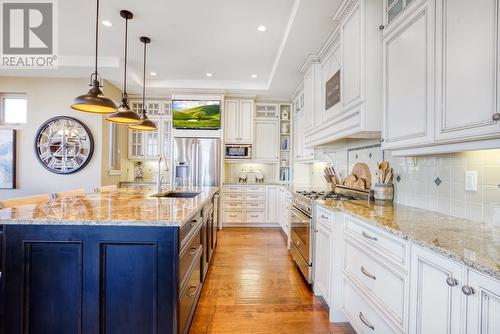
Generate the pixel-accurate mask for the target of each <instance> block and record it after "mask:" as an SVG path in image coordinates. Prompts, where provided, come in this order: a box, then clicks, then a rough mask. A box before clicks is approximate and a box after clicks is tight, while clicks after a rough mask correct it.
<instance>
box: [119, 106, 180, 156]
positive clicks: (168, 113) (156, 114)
mask: <svg viewBox="0 0 500 334" xmlns="http://www.w3.org/2000/svg"><path fill="white" fill-rule="evenodd" d="M146 106H147V109H146V110H147V115H148V117H149V118H150V119H151V120H152V121H153V122H154V123H155V124H156V127H157V130H156V131H137V130H129V132H128V147H129V150H128V158H129V159H132V160H156V159H158V158H159V157H160V155H163V156H165V157H169V156H170V152H171V149H172V143H171V142H172V103H171V101H169V100H150V101H146ZM130 107H131V109H132V111H134V112H136V113H140V112H141V109H142V101H131V102H130Z"/></svg>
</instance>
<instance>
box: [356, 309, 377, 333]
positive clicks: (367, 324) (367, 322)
mask: <svg viewBox="0 0 500 334" xmlns="http://www.w3.org/2000/svg"><path fill="white" fill-rule="evenodd" d="M359 320H361V322H362V323H363V324H365V326H366V327H368V328H370V329H371V330H372V331H374V330H375V327H374V326H373V325H372V324H371V323H370V322H369V321H368V320H366V319H365V316H364V315H363V313H362V312H359Z"/></svg>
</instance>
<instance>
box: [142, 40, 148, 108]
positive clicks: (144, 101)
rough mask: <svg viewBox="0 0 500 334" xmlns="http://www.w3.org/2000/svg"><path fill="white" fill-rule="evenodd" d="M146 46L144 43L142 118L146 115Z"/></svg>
mask: <svg viewBox="0 0 500 334" xmlns="http://www.w3.org/2000/svg"><path fill="white" fill-rule="evenodd" d="M146 46H147V43H146V42H144V61H143V63H144V64H143V69H142V116H143V117H144V116H145V114H146Z"/></svg>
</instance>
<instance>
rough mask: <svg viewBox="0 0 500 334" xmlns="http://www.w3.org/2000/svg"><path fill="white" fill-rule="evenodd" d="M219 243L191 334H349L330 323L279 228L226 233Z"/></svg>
mask: <svg viewBox="0 0 500 334" xmlns="http://www.w3.org/2000/svg"><path fill="white" fill-rule="evenodd" d="M218 238H219V239H218V246H217V250H216V253H215V257H214V259H213V264H212V267H211V268H210V271H209V272H208V275H207V280H206V282H205V285H204V288H203V291H202V294H201V297H200V301H199V304H198V307H197V310H196V313H195V316H194V319H193V323H192V326H191V330H190V332H189V333H190V334H200V333H216V334H225V333H227V334H229V333H231V334H233V333H238V334H243V333H253V334H264V333H268V334H270V333H283V334H284V333H287V334H290V333H334V334H347V333H349V334H351V333H354V331H353V330H352V328H351V327H350V326H349V325H348V324H336V325H333V324H330V323H329V321H328V308H327V306H326V305H325V304H324V303H323V302H322V301H321V299H319V298H316V297H314V296H313V294H312V292H311V291H309V289H308V288H307V286H306V284H305V283H304V282H303V281H302V278H301V276H300V275H299V273H298V272H297V270H296V269H295V267H294V264H293V262H292V260H291V258H290V257H289V255H288V250H287V248H286V245H285V241H284V238H283V237H282V235H281V232H280V231H279V229H257V228H225V229H223V230H222V231H221V232H219V234H218Z"/></svg>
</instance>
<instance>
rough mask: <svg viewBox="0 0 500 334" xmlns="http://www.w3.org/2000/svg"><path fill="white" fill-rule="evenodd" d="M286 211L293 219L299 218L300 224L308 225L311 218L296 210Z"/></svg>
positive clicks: (289, 208)
mask: <svg viewBox="0 0 500 334" xmlns="http://www.w3.org/2000/svg"><path fill="white" fill-rule="evenodd" d="M288 211H289V212H290V213H292V214H293V215H294V216H295V217H297V218H299V219H300V221H301V222H302V223H306V224H309V222H310V221H311V218H309V217H307V216H306V215H304V214H303V213H301V212H300V211H299V210H297V209H294V208H291V207H288Z"/></svg>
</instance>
